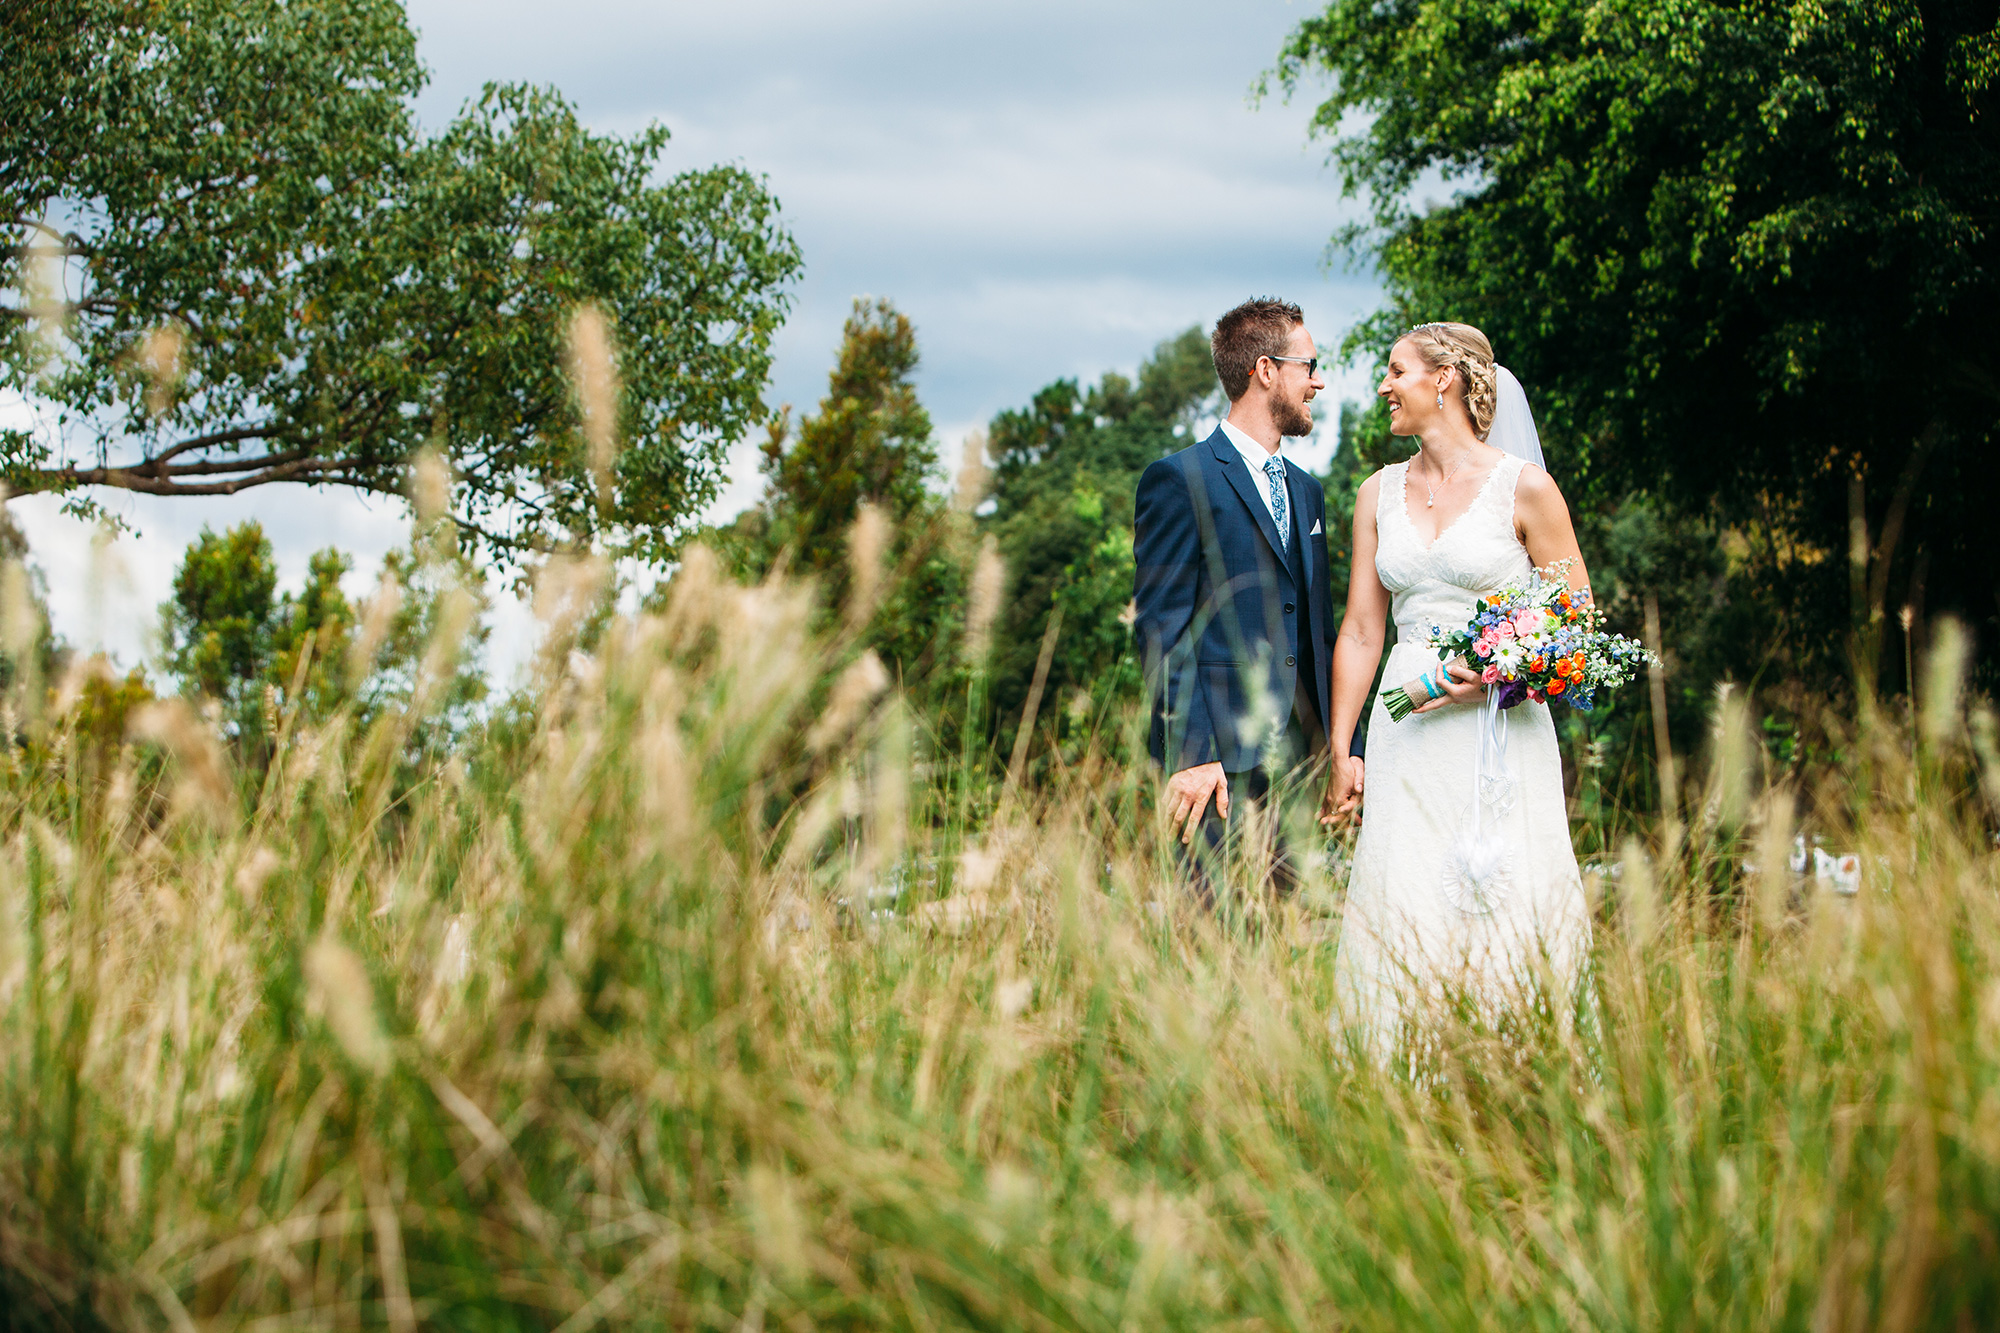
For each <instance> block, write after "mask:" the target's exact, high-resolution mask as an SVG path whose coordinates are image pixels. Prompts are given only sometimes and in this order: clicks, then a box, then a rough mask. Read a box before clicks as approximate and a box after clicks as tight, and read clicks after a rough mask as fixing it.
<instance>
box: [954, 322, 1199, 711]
mask: <svg viewBox="0 0 2000 1333" xmlns="http://www.w3.org/2000/svg"><path fill="white" fill-rule="evenodd" d="M1220 398H1221V395H1220V394H1219V392H1218V391H1217V384H1216V379H1215V368H1214V365H1213V363H1212V362H1211V360H1210V357H1209V348H1208V339H1207V338H1206V337H1205V336H1204V335H1203V333H1202V331H1201V329H1200V328H1198V327H1197V328H1191V329H1188V330H1187V331H1186V332H1184V333H1182V334H1180V335H1179V336H1177V337H1174V338H1170V339H1168V340H1166V341H1165V342H1162V343H1161V344H1160V345H1159V346H1158V347H1157V348H1155V349H1154V351H1153V355H1152V356H1151V357H1150V358H1149V359H1148V360H1147V361H1146V362H1145V363H1144V364H1143V365H1141V366H1140V367H1139V373H1138V378H1137V380H1136V381H1134V380H1132V379H1128V378H1126V377H1125V376H1123V375H1120V374H1118V373H1117V372H1115V371H1111V372H1106V373H1105V374H1104V376H1103V377H1102V378H1101V379H1099V381H1098V382H1097V384H1095V385H1094V386H1092V387H1091V388H1089V389H1088V390H1085V389H1082V388H1080V387H1079V386H1078V385H1077V383H1076V381H1075V380H1067V379H1065V380H1058V381H1056V382H1055V383H1053V384H1051V385H1049V386H1048V387H1046V388H1044V389H1043V390H1042V391H1041V392H1039V393H1037V394H1036V395H1035V397H1034V399H1033V401H1032V402H1031V403H1030V404H1029V405H1028V406H1027V407H1024V408H1018V409H1010V410H1008V411H1005V412H1002V413H1000V414H999V415H998V416H996V417H995V418H994V419H993V422H992V425H991V427H990V429H989V432H988V441H989V443H988V449H989V451H990V453H991V455H992V458H993V464H994V488H993V512H992V514H991V515H990V516H989V517H987V518H985V519H983V520H982V525H983V526H984V527H985V528H986V529H987V530H988V531H989V532H991V533H992V534H993V535H994V536H995V537H996V538H997V539H998V542H999V547H1000V553H1001V555H1002V556H1003V557H1004V558H1005V559H1006V561H1007V567H1008V570H1009V572H1010V575H1011V580H1012V593H1011V596H1010V597H1009V598H1008V601H1007V603H1006V606H1005V608H1004V610H1003V611H1002V613H1001V617H1000V626H999V629H998V631H997V632H996V635H995V641H996V648H995V660H994V664H993V677H994V678H993V702H994V707H995V710H996V711H995V716H996V725H997V727H998V729H999V730H1000V732H1001V737H1002V740H1003V743H1005V744H1011V737H1010V736H1008V734H1007V733H1008V732H1009V731H1011V729H1012V728H1013V727H1015V726H1016V725H1017V724H1018V723H1019V721H1020V717H1021V713H1022V709H1023V707H1024V705H1025V703H1026V699H1027V696H1028V692H1029V690H1030V689H1031V687H1032V685H1033V681H1034V673H1035V666H1036V663H1037V661H1038V660H1039V657H1040V654H1041V645H1042V639H1043V635H1044V633H1045V632H1046V630H1047V628H1048V621H1049V616H1050V614H1051V613H1052V612H1053V611H1055V610H1056V609H1058V608H1059V609H1060V610H1061V611H1062V613H1063V620H1062V624H1061V626H1060V628H1059V632H1058V638H1057V641H1056V645H1055V652H1054V655H1053V656H1052V658H1051V659H1050V666H1049V675H1048V680H1047V682H1046V684H1045V686H1044V695H1043V697H1044V698H1045V699H1047V700H1049V701H1050V702H1051V703H1052V704H1053V703H1057V702H1063V703H1065V705H1066V703H1067V701H1070V700H1073V699H1074V698H1075V696H1076V692H1077V691H1079V690H1081V691H1084V692H1086V693H1087V694H1088V695H1089V696H1090V700H1091V710H1090V715H1091V717H1093V718H1102V717H1103V716H1104V715H1105V713H1106V711H1107V709H1108V706H1109V705H1111V704H1112V703H1115V702H1117V701H1120V700H1124V699H1131V698H1136V697H1137V696H1138V691H1139V686H1140V683H1141V681H1140V667H1139V662H1138V659H1137V657H1136V656H1135V654H1134V652H1133V645H1132V634H1131V630H1130V628H1129V625H1128V623H1127V620H1126V618H1125V617H1126V608H1127V606H1128V605H1129V604H1130V602H1131V600H1132V496H1133V494H1134V493H1135V491H1136V490H1137V489H1138V484H1139V474H1140V473H1142V472H1144V471H1145V470H1146V467H1147V465H1148V464H1150V463H1151V462H1152V461H1153V460H1154V459H1156V458H1159V457H1160V456H1161V455H1163V454H1168V453H1172V452H1173V451H1174V450H1176V449H1180V448H1184V447H1186V446H1187V445H1188V444H1190V443H1191V442H1192V439H1191V436H1192V432H1193V429H1194V426H1195V423H1196V419H1197V418H1198V417H1199V416H1200V415H1202V413H1203V412H1204V411H1208V412H1215V411H1217V410H1218V409H1219V407H1220ZM1053 712H1054V710H1053V709H1052V710H1051V713H1044V714H1043V716H1044V717H1048V716H1050V715H1051V714H1052V713H1053Z"/></svg>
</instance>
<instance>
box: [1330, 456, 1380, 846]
mask: <svg viewBox="0 0 2000 1333" xmlns="http://www.w3.org/2000/svg"><path fill="white" fill-rule="evenodd" d="M1381 480H1382V474H1381V473H1379V472H1378V473H1376V474H1375V475H1374V476H1372V477H1370V478H1369V479H1368V480H1367V481H1364V482H1362V483H1361V490H1360V492H1359V493H1358V494H1356V495H1355V497H1354V545H1353V551H1354V559H1353V562H1352V563H1351V564H1350V566H1349V568H1348V574H1347V612H1346V614H1345V615H1343V616H1342V617H1341V621H1340V634H1339V635H1338V637H1336V638H1335V639H1334V641H1333V719H1332V724H1333V725H1332V733H1333V734H1332V741H1333V773H1332V774H1331V775H1330V777H1329V779H1328V783H1327V807H1328V808H1327V810H1326V811H1325V813H1326V814H1328V815H1332V814H1336V813H1346V812H1347V811H1349V810H1352V809H1353V808H1354V806H1355V804H1356V802H1357V801H1358V800H1359V799H1360V796H1361V762H1360V761H1359V760H1356V759H1353V758H1351V757H1350V756H1349V754H1348V751H1349V750H1350V749H1351V748H1352V747H1353V744H1354V728H1355V725H1356V724H1357V723H1358V722H1360V720H1361V710H1362V709H1363V708H1365V707H1366V706H1367V704H1368V687H1369V686H1370V685H1372V684H1374V683H1375V667H1376V665H1377V664H1378V663H1380V662H1381V660H1382V636H1383V631H1384V629H1385V628H1386V627H1387V625H1388V623H1389V590H1388V589H1387V588H1384V587H1383V586H1382V580H1381V579H1380V578H1379V577H1377V575H1376V573H1375V541H1376V533H1375V494H1376V491H1377V490H1378V489H1379V488H1380V486H1381Z"/></svg>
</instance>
